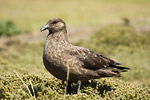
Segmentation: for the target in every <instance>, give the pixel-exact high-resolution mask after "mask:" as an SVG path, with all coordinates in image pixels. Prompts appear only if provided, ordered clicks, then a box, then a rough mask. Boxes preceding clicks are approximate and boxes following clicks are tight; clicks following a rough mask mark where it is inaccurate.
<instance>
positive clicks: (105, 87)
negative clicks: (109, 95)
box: [71, 80, 115, 97]
mask: <svg viewBox="0 0 150 100" xmlns="http://www.w3.org/2000/svg"><path fill="white" fill-rule="evenodd" d="M86 87H91V88H93V89H97V91H98V92H99V95H101V96H102V97H103V95H104V93H106V92H108V91H111V90H115V88H112V87H111V85H108V84H105V81H104V82H103V84H101V83H99V82H98V81H95V80H91V82H89V81H88V82H86V83H83V84H82V86H81V90H82V92H83V93H86V91H84V90H85V89H86ZM77 88H78V86H77V84H73V85H72V91H71V94H77Z"/></svg>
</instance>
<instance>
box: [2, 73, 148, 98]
mask: <svg viewBox="0 0 150 100" xmlns="http://www.w3.org/2000/svg"><path fill="white" fill-rule="evenodd" d="M20 75H21V76H20V77H22V80H23V81H24V82H25V84H27V86H28V88H29V91H30V93H29V92H28V90H27V88H26V86H25V85H23V84H22V82H21V81H20V79H19V78H18V77H16V76H15V74H11V75H3V76H1V78H0V80H1V81H0V83H1V86H0V92H1V94H0V98H1V99H35V98H34V97H33V96H34V93H33V90H32V87H31V84H30V81H32V82H33V85H32V86H33V89H34V91H35V97H36V99H37V100H41V99H46V100H47V99H50V98H51V99H54V100H56V99H59V100H62V99H64V92H65V85H64V84H63V83H62V82H61V81H60V80H57V79H56V78H47V77H46V76H44V75H42V76H38V75H33V74H29V73H22V74H20ZM5 78H6V79H5ZM76 88H77V86H76V85H75V84H74V85H73V94H72V95H65V99H67V100H70V99H73V100H78V99H83V100H85V99H104V100H105V99H113V100H114V99H148V98H150V90H149V89H148V88H145V87H141V86H138V85H135V84H131V83H128V82H125V81H122V80H120V79H111V78H107V79H105V78H103V79H101V80H93V81H89V83H86V84H84V85H82V87H81V93H78V94H76V93H75V92H76ZM30 94H31V95H32V96H31V95H30Z"/></svg>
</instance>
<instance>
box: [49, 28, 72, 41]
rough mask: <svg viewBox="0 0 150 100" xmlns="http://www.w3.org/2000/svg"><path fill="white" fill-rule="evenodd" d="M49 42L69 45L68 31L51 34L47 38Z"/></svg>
mask: <svg viewBox="0 0 150 100" xmlns="http://www.w3.org/2000/svg"><path fill="white" fill-rule="evenodd" d="M47 40H48V41H49V42H55V43H60V42H61V43H69V41H68V37H67V30H61V31H58V32H52V33H51V32H49V35H48V36H47Z"/></svg>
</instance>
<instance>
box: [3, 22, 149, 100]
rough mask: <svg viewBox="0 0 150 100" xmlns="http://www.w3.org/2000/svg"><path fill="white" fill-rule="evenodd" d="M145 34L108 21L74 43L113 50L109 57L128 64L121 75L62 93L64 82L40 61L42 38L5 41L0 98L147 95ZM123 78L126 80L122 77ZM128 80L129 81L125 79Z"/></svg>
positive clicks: (147, 76)
mask: <svg viewBox="0 0 150 100" xmlns="http://www.w3.org/2000/svg"><path fill="white" fill-rule="evenodd" d="M149 43H150V40H149V35H147V34H142V33H137V32H136V31H135V30H134V29H132V28H131V27H129V26H123V25H109V26H105V27H104V28H102V29H100V30H99V31H98V32H96V33H95V34H93V36H92V37H91V38H90V40H89V41H86V42H84V41H80V42H78V43H75V44H76V45H80V46H84V47H87V48H89V49H91V50H94V51H96V52H98V53H101V54H106V55H109V57H112V56H110V55H113V54H115V56H113V57H112V58H113V59H116V60H118V61H119V62H121V63H122V64H123V66H126V67H129V68H131V70H130V71H128V72H127V73H124V74H122V76H123V77H122V78H119V79H118V78H102V79H96V80H90V81H89V83H85V84H83V85H82V87H81V91H80V93H79V94H76V89H77V85H76V84H73V90H72V91H73V93H72V94H71V95H67V94H65V88H66V87H65V83H63V82H62V81H60V80H58V79H56V78H54V77H53V76H52V75H50V74H49V73H48V71H46V70H45V68H44V66H43V63H42V52H43V47H44V42H40V43H33V44H28V43H20V42H19V41H17V40H10V41H7V42H6V43H5V44H4V45H5V49H0V52H1V54H0V65H1V67H0V70H1V73H0V98H1V99H35V98H36V99H38V100H41V99H50V98H51V99H55V100H57V99H68V100H69V99H74V100H77V99H82V100H86V99H104V100H105V99H106V100H108V99H111V100H112V99H113V100H116V99H139V100H140V99H149V98H150V89H149V84H150V79H149V72H150V71H149V70H148V68H149V65H150V63H149V61H148V59H149V58H150V51H149V46H148V45H149ZM124 80H126V81H124ZM127 81H130V82H127Z"/></svg>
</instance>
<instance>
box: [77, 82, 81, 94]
mask: <svg viewBox="0 0 150 100" xmlns="http://www.w3.org/2000/svg"><path fill="white" fill-rule="evenodd" d="M80 88H81V81H80V80H78V90H77V94H78V93H79V92H80Z"/></svg>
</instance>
